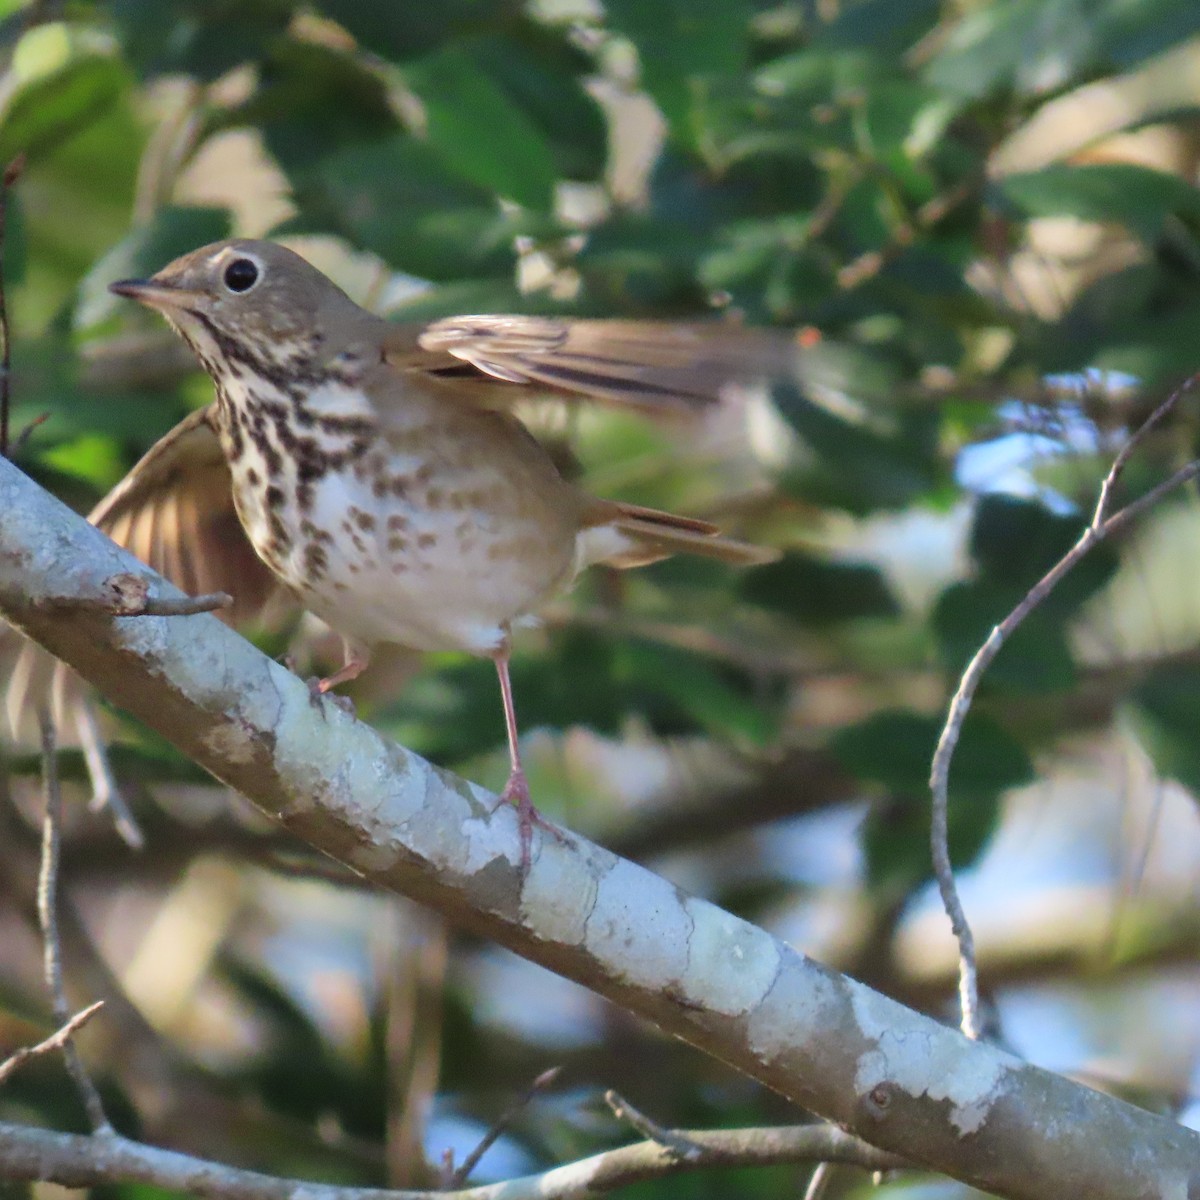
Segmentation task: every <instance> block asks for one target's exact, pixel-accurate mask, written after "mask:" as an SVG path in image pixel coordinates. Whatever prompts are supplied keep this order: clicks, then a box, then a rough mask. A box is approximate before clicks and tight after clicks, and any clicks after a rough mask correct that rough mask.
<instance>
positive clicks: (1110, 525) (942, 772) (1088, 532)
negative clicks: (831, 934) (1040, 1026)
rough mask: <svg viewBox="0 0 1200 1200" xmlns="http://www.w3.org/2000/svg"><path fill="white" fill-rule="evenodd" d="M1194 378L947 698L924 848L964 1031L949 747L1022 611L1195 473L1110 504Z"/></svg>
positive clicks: (965, 980) (969, 937)
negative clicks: (946, 930)
mask: <svg viewBox="0 0 1200 1200" xmlns="http://www.w3.org/2000/svg"><path fill="white" fill-rule="evenodd" d="M1197 382H1200V374H1197V375H1192V376H1190V377H1189V378H1188V379H1185V380H1184V381H1183V383H1181V384H1180V385H1179V386H1178V387H1177V388H1175V390H1174V391H1172V392H1171V393H1170V395H1169V396H1167V398H1166V399H1165V400H1163V401H1162V403H1161V404H1159V405H1158V407H1157V408H1156V409H1155V410H1154V411H1153V412H1152V413H1151V414H1150V416H1149V417H1147V418H1146V420H1145V421H1144V422H1143V423H1142V424H1141V425H1140V426H1139V427H1138V428H1137V429H1136V430H1135V431H1134V432H1133V433H1132V434H1131V435H1130V437H1129V438H1128V439H1127V440H1126V442H1125V444H1124V445H1123V446H1122V447H1121V449H1120V450H1119V451H1118V452H1117V456H1116V457H1115V458H1114V459H1113V462H1112V466H1111V467H1109V469H1108V473H1107V474H1106V475H1105V477H1104V482H1103V483H1102V484H1101V487H1100V494H1099V497H1098V498H1097V500H1096V507H1095V510H1094V512H1093V513H1092V519H1091V521H1089V522H1088V525H1087V528H1085V529H1084V531H1083V532H1082V533H1081V534H1080V535H1079V538H1078V540H1077V541H1076V542H1075V544H1074V545H1073V546H1072V547H1071V548H1070V549H1069V550H1068V551H1067V552H1066V554H1064V555H1063V556H1062V558H1060V559H1059V560H1058V562H1056V563H1055V564H1054V566H1052V567H1051V568H1050V570H1048V571H1047V572H1046V574H1045V575H1043V576H1042V578H1041V579H1039V580H1038V581H1037V583H1035V584H1034V585H1033V587H1031V588H1030V589H1029V591H1027V592H1026V593H1025V595H1024V596H1023V597H1022V598H1021V600H1020V601H1019V603H1018V604H1017V606H1016V607H1015V608H1014V609H1013V610H1012V611H1011V612H1010V613H1009V614H1008V616H1006V617H1005V618H1004V620H1003V621H1001V622H1000V623H999V624H998V625H996V626H995V627H994V628H993V629H992V631H991V633H990V634H988V636H987V640H986V641H985V642H984V643H983V645H982V646H980V647H979V649H978V650H977V651H976V652H975V654H974V656H973V657H972V658H971V661H970V662H969V663H967V665H966V667H965V668H964V670H963V673H962V677H961V678H960V679H959V682H958V687H957V689H956V690H955V692H954V695H953V696H952V697H951V699H950V707H949V709H948V710H947V713H946V721H945V724H944V725H943V726H942V732H941V736H940V737H939V738H938V743H937V748H936V749H935V750H934V753H933V763H932V765H931V768H930V773H929V787H930V790H931V792H932V793H933V814H932V822H931V826H930V850H931V853H932V856H933V869H934V876H935V877H936V879H937V885H938V892H939V893H940V894H941V898H942V907H943V908H944V909H945V910H946V915H947V916H948V917H949V918H950V929H951V932H952V933H953V934H954V937H955V939H956V940H957V942H958V961H959V972H958V994H959V1007H960V1009H961V1012H962V1030H963V1032H964V1033H965V1034H966V1035H967V1036H968V1037H972V1038H977V1037H979V1036H980V1034H981V1032H982V1031H981V1028H980V1022H979V978H978V970H977V967H976V958H975V938H974V935H973V934H972V933H971V926H970V923H969V922H968V920H967V914H966V912H965V910H964V909H963V906H962V901H961V900H960V899H959V895H958V887H957V885H956V884H955V882H954V867H953V864H952V863H951V861H950V841H949V808H950V764H951V763H952V762H953V761H954V751H955V750H956V749H957V747H958V739H959V737H960V736H961V734H962V729H963V725H964V724H965V723H966V720H967V714H968V713H969V712H970V711H971V705H972V703H973V702H974V700H975V694H976V693H977V692H978V691H979V685H980V684H981V683H982V682H983V677H984V674H985V673H986V672H987V669H988V668H989V667H990V666H991V665H992V663H993V662H994V661H995V659H996V656H997V655H998V654H999V653H1000V651H1001V650H1002V649H1003V648H1004V644H1005V643H1006V642H1007V641H1008V639H1009V638H1010V637H1012V635H1013V634H1014V633H1015V632H1016V631H1017V629H1018V628H1019V627H1020V625H1021V623H1022V622H1023V621H1024V620H1025V618H1026V617H1028V616H1029V614H1030V613H1031V612H1033V610H1034V609H1035V608H1037V607H1038V605H1040V604H1041V603H1042V601H1044V600H1045V599H1046V597H1047V596H1049V595H1050V593H1051V592H1052V591H1054V589H1055V588H1056V587H1057V586H1058V585H1059V582H1060V581H1061V580H1062V579H1063V577H1064V576H1065V575H1066V574H1067V573H1068V572H1069V571H1071V570H1072V569H1073V568H1074V567H1075V566H1076V565H1077V564H1078V563H1079V562H1080V560H1081V559H1083V558H1084V557H1086V555H1087V554H1089V553H1090V552H1091V550H1092V549H1093V547H1095V546H1097V545H1099V544H1100V543H1101V542H1102V541H1104V540H1105V539H1106V538H1110V537H1113V536H1115V535H1116V534H1118V533H1120V532H1121V531H1122V530H1124V529H1126V528H1127V527H1128V526H1129V525H1130V523H1131V522H1132V521H1133V520H1134V519H1135V518H1136V517H1138V516H1140V515H1141V514H1142V513H1143V512H1145V511H1146V510H1147V509H1149V508H1152V507H1153V506H1154V505H1155V504H1157V503H1158V502H1159V501H1160V500H1162V498H1163V497H1164V496H1166V495H1167V494H1168V493H1169V492H1172V491H1174V490H1175V489H1176V488H1177V487H1180V486H1181V485H1182V484H1185V483H1187V482H1188V481H1189V480H1192V479H1195V478H1196V477H1197V476H1200V459H1197V460H1193V461H1192V462H1190V463H1188V464H1187V465H1186V466H1183V467H1180V468H1179V470H1178V471H1176V472H1175V473H1174V474H1173V475H1171V476H1170V477H1169V478H1168V479H1165V480H1163V482H1162V483H1160V484H1158V485H1157V486H1156V487H1153V488H1151V489H1150V490H1149V491H1148V492H1146V493H1145V494H1144V495H1142V496H1139V497H1138V498H1137V499H1136V500H1131V501H1130V502H1129V503H1128V504H1127V505H1125V507H1124V508H1122V509H1119V510H1118V511H1117V512H1115V513H1114V512H1113V511H1112V503H1113V495H1114V494H1115V492H1116V487H1117V483H1118V482H1119V481H1120V478H1121V475H1122V473H1123V472H1124V470H1125V467H1126V466H1127V465H1128V463H1129V460H1130V459H1131V458H1132V457H1133V454H1134V451H1135V450H1136V449H1137V448H1138V446H1139V445H1141V443H1142V440H1143V439H1144V438H1145V437H1146V435H1147V434H1149V433H1150V432H1151V430H1153V429H1154V428H1155V427H1156V426H1157V425H1159V424H1160V423H1161V422H1162V421H1163V420H1164V419H1165V418H1166V416H1167V415H1168V414H1169V413H1170V412H1171V410H1172V409H1173V408H1174V407H1175V405H1176V404H1178V403H1179V400H1180V398H1181V397H1182V396H1183V395H1185V394H1186V393H1187V392H1188V391H1190V390H1191V389H1192V388H1193V387H1195V386H1196V384H1197Z"/></svg>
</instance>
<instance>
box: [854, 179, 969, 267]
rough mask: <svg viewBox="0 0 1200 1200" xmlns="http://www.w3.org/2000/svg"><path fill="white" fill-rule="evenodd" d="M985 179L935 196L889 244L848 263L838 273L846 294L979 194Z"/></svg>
mask: <svg viewBox="0 0 1200 1200" xmlns="http://www.w3.org/2000/svg"><path fill="white" fill-rule="evenodd" d="M981 182H982V180H981V179H980V178H978V177H971V178H969V179H964V180H963V181H962V182H961V183H959V184H956V185H955V186H954V187H952V188H950V189H949V190H948V191H945V192H942V193H941V194H940V195H937V196H933V197H932V198H931V199H929V200H927V201H926V202H925V203H924V204H922V205H921V207H920V208H919V209H917V211H916V213H915V214H914V216H913V218H912V220H911V221H908V222H906V223H904V224H902V225H900V226H898V227H897V228H896V229H894V230H893V231H892V234H891V237H890V238H889V239H888V241H887V243H886V245H884V246H881V247H880V248H879V249H878V250H868V251H867V252H866V253H865V254H860V255H859V256H858V257H857V258H856V259H855V260H854V261H853V262H849V263H847V264H846V265H845V266H844V267H842V268H841V270H839V271H838V273H837V285H838V287H839V288H841V289H842V290H843V291H849V290H851V289H852V288H856V287H858V286H859V284H861V283H865V282H866V281H867V280H868V279H873V278H874V277H875V276H876V275H878V274H879V272H880V271H882V270H883V268H884V267H886V266H887V265H888V264H889V263H891V262H892V261H893V260H895V259H896V258H898V257H899V256H900V255H901V254H902V253H903V252H904V251H905V250H907V249H908V248H909V246H911V245H912V244H913V243H914V242H915V241H916V240H917V238H918V237H919V236H920V235H921V234H922V233H924V232H925V231H926V230H928V229H932V228H933V226H935V225H937V224H939V223H940V222H941V221H942V220H944V219H945V218H946V217H947V216H949V214H950V213H951V212H953V211H954V209H956V208H957V207H958V206H959V205H960V204H962V203H963V202H964V201H966V200H968V199H970V197H971V196H973V195H976V194H977V193H978V191H979V187H980V184H981Z"/></svg>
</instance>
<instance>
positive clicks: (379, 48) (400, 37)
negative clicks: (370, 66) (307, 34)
mask: <svg viewBox="0 0 1200 1200" xmlns="http://www.w3.org/2000/svg"><path fill="white" fill-rule="evenodd" d="M317 7H318V8H320V9H321V10H322V11H323V12H325V13H326V14H328V15H329V16H330V17H332V18H333V19H334V20H335V21H337V22H338V23H339V24H340V25H342V26H343V27H344V28H345V29H347V30H348V31H349V32H350V33H352V34H353V35H354V37H355V39H356V40H357V41H358V42H360V43H361V44H362V45H363V46H365V47H366V48H367V49H368V50H373V51H375V53H376V54H381V55H383V56H384V57H385V58H390V59H394V60H396V61H398V62H403V61H405V60H407V59H410V58H415V57H417V56H419V55H422V54H428V53H430V52H431V51H434V50H439V49H441V47H442V46H444V45H445V44H446V43H447V42H449V41H452V40H453V39H455V38H458V37H462V36H467V35H475V34H479V33H482V32H484V31H491V32H495V31H497V30H499V29H502V28H504V27H505V26H507V25H508V24H509V23H510V22H511V20H512V18H513V17H514V16H515V15H516V14H517V12H519V11H520V8H521V7H522V6H520V5H518V4H516V3H514V2H513V0H438V2H437V3H436V4H405V5H400V4H396V3H395V0H320V3H319V4H318V6H317Z"/></svg>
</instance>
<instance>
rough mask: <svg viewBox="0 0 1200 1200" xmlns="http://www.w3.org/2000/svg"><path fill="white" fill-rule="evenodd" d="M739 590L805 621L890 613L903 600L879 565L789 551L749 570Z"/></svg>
mask: <svg viewBox="0 0 1200 1200" xmlns="http://www.w3.org/2000/svg"><path fill="white" fill-rule="evenodd" d="M738 594H739V595H740V596H741V598H742V599H743V600H746V601H748V602H749V603H751V604H758V605H760V606H762V607H763V608H769V609H771V610H773V611H774V612H780V613H783V614H784V615H786V616H789V617H791V618H793V619H794V620H796V621H799V622H800V623H801V624H804V625H826V624H832V623H835V622H838V621H853V620H857V619H861V618H864V617H891V616H895V615H896V614H897V613H898V612H899V605H898V604H897V603H896V599H895V597H894V596H893V595H892V593H891V591H890V590H889V588H888V586H887V583H886V582H885V580H884V578H883V574H882V573H881V572H880V570H879V568H878V567H874V566H870V565H868V564H866V563H838V562H828V561H825V560H822V559H818V558H812V557H810V556H809V555H806V554H795V553H793V554H788V555H787V556H786V557H785V558H783V559H782V560H780V561H779V562H777V563H772V564H770V565H769V566H765V567H758V568H757V569H756V570H753V571H747V572H746V573H745V575H744V576H743V577H742V581H741V583H740V584H739V586H738Z"/></svg>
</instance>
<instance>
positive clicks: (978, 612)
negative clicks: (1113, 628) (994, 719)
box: [933, 579, 1076, 692]
mask: <svg viewBox="0 0 1200 1200" xmlns="http://www.w3.org/2000/svg"><path fill="white" fill-rule="evenodd" d="M1026 590H1027V589H1025V588H1022V587H1016V586H1012V585H1008V584H1003V583H1000V582H998V581H997V580H994V579H985V580H972V581H971V582H969V583H955V584H952V585H951V586H950V587H948V588H947V589H946V590H945V591H944V592H943V593H942V595H941V596H940V597H939V598H938V603H937V606H936V608H935V609H934V612H933V630H934V632H935V633H936V634H937V638H938V650H939V653H940V656H941V660H942V663H943V664H944V665H945V667H946V670H947V672H948V673H949V674H951V675H957V674H959V673H960V672H961V671H962V669H963V668H964V667H965V666H966V665H967V663H968V662H969V661H970V660H971V659H972V658H973V657H974V655H975V653H976V651H977V650H978V649H979V647H980V646H982V645H983V643H984V642H985V641H987V639H988V636H989V635H990V634H991V632H992V628H993V627H994V626H995V625H996V624H997V623H998V622H999V621H1001V620H1003V619H1004V618H1005V617H1006V616H1007V615H1008V614H1009V613H1010V612H1011V611H1012V610H1013V609H1014V608H1015V607H1016V606H1017V604H1018V603H1020V601H1021V600H1022V599H1023V598H1024V596H1025V592H1026ZM1075 678H1076V671H1075V660H1074V657H1073V656H1072V654H1071V649H1070V643H1069V641H1068V637H1067V630H1066V628H1065V626H1064V620H1063V616H1062V614H1055V613H1054V612H1051V611H1047V610H1046V609H1037V610H1035V611H1034V612H1032V613H1030V615H1029V616H1027V617H1026V618H1025V620H1024V621H1022V622H1021V624H1020V626H1019V627H1018V628H1017V630H1016V632H1015V633H1014V634H1012V635H1011V637H1009V639H1008V641H1007V642H1005V644H1004V647H1003V649H1002V650H1001V651H1000V653H999V654H998V655H997V656H996V659H995V661H994V662H993V663H992V665H991V666H990V667H989V668H988V671H987V674H986V675H985V676H984V680H983V686H984V688H1008V689H1010V690H1012V691H1019V692H1048V691H1063V690H1065V689H1067V688H1069V687H1070V686H1071V685H1072V684H1073V683H1074V682H1075Z"/></svg>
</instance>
